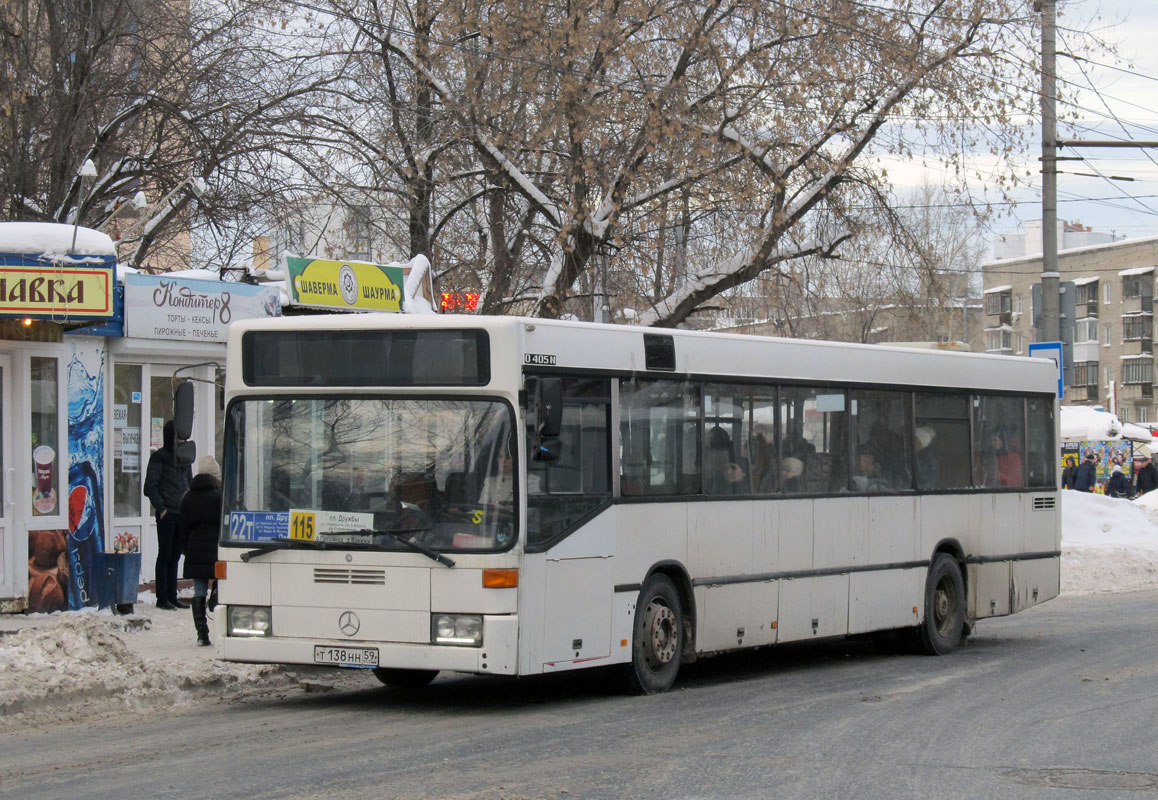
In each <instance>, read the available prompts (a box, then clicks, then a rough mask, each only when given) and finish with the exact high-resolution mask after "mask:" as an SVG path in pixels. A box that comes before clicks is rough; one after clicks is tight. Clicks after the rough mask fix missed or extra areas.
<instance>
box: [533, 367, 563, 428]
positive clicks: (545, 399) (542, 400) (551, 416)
mask: <svg viewBox="0 0 1158 800" xmlns="http://www.w3.org/2000/svg"><path fill="white" fill-rule="evenodd" d="M538 405H539V421H538V422H539V424H538V425H537V426H536V433H538V434H539V438H540V439H553V438H555V437H556V436H558V435H559V430H560V429H561V428H562V427H563V381H562V380H561V379H559V378H541V379H539V404H538Z"/></svg>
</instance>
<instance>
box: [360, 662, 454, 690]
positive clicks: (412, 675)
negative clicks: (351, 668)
mask: <svg viewBox="0 0 1158 800" xmlns="http://www.w3.org/2000/svg"><path fill="white" fill-rule="evenodd" d="M436 675H438V670H436V669H394V668H390V667H375V668H374V677H375V678H377V679H378V680H380V681H382V683H384V684H385V685H387V686H390V687H393V688H396V689H418V688H421V687H423V686H426V685H427V684H428V683H430V682H431V681H432V680H434V678H435V676H436Z"/></svg>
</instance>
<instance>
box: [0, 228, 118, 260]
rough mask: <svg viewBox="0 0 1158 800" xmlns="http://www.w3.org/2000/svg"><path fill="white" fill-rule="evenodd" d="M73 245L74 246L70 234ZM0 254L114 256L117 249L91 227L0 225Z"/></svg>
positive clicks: (106, 236) (111, 242)
mask: <svg viewBox="0 0 1158 800" xmlns="http://www.w3.org/2000/svg"><path fill="white" fill-rule="evenodd" d="M74 231H75V232H76V246H75V247H73V244H72V237H73V232H74ZM0 253H22V254H24V255H43V256H47V257H49V258H52V257H59V256H65V255H69V254H70V253H75V254H80V255H86V256H115V255H116V254H117V247H116V245H115V244H113V240H112V239H110V238H109V236H108V235H107V234H104V233H101V232H100V231H94V230H93V229H92V228H81V227H76V228H74V227H73V226H72V225H61V224H59V223H56V222H0Z"/></svg>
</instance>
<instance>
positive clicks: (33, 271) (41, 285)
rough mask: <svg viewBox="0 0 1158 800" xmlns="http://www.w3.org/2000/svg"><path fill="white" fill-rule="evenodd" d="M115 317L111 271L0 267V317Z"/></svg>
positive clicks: (109, 269) (104, 269) (72, 268)
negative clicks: (19, 315)
mask: <svg viewBox="0 0 1158 800" xmlns="http://www.w3.org/2000/svg"><path fill="white" fill-rule="evenodd" d="M3 314H23V315H28V316H44V315H52V316H56V315H61V316H78V317H111V316H113V271H112V269H111V268H99V267H97V268H91V269H90V268H77V267H66V268H61V269H57V268H53V267H30V266H3V267H0V315H3Z"/></svg>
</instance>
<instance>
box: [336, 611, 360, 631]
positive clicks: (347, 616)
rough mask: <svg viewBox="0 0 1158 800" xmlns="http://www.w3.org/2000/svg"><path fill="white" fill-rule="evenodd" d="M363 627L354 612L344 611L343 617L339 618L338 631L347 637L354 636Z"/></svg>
mask: <svg viewBox="0 0 1158 800" xmlns="http://www.w3.org/2000/svg"><path fill="white" fill-rule="evenodd" d="M361 627H362V621H361V620H359V619H358V615H357V614H355V613H354V612H353V611H343V612H342V615H341V616H340V617H338V630H340V631H341V632H342V633H344V634H346V635H347V636H353V635H354V634H355V633H357V632H358V629H359V628H361Z"/></svg>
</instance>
